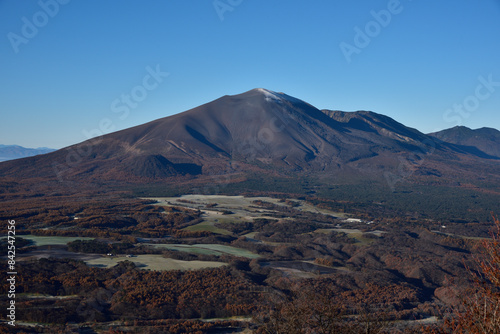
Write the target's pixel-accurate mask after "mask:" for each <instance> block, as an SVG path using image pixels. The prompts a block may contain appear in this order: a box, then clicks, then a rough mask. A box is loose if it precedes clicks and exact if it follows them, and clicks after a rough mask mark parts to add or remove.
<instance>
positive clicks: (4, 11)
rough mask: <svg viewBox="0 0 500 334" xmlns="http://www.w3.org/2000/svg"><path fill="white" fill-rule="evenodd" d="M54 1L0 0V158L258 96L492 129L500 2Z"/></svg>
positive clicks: (497, 112)
mask: <svg viewBox="0 0 500 334" xmlns="http://www.w3.org/2000/svg"><path fill="white" fill-rule="evenodd" d="M59 1H60V2H62V3H64V4H59V5H58V8H56V6H55V5H54V4H55V3H58V2H56V0H41V1H20V0H0V57H1V58H0V60H1V61H0V88H1V89H0V110H1V121H0V144H19V145H22V146H26V147H39V146H46V147H53V148H62V147H64V146H68V145H71V144H74V143H77V142H80V141H83V140H85V139H86V138H87V137H86V135H85V134H84V132H85V131H87V132H91V133H96V132H95V131H96V130H98V129H99V128H100V127H101V128H102V129H103V130H104V131H109V130H110V129H114V130H119V129H124V128H127V127H131V126H134V125H138V124H142V123H145V122H148V121H151V120H154V119H157V118H160V117H165V116H169V115H172V114H176V113H179V112H182V111H185V110H188V109H190V108H193V107H195V106H198V105H200V104H203V103H206V102H209V101H211V100H214V99H216V98H218V97H220V96H223V95H232V94H238V93H242V92H244V91H247V90H250V89H252V88H256V87H263V88H268V89H271V90H275V91H279V92H285V93H287V94H289V95H292V96H295V97H297V98H300V99H303V100H305V101H307V102H309V103H311V104H313V105H314V106H316V107H318V108H320V109H323V108H326V109H339V110H345V111H353V110H362V109H363V110H372V111H375V112H378V113H382V114H385V115H388V116H390V117H392V118H394V119H396V120H397V121H399V122H402V123H404V124H405V125H408V126H411V127H414V128H417V129H418V130H420V131H422V132H431V131H435V130H439V129H444V128H449V127H453V126H455V125H458V124H461V125H465V126H468V127H471V128H479V127H483V126H488V127H494V128H497V129H499V128H500V1H499V0H481V1H472V0H454V1H435V0H412V1H410V0H401V1H400V2H399V4H398V1H395V0H391V1H387V0H381V1H379V0H377V1H374V0H364V1H354V0H352V1H351V0H349V1H348V0H343V1H341V0H317V1H305V0H303V1H298V0H274V1H270V0H217V1H213V0H203V1H189V0H162V1H160V0H157V1H139V0H136V1H130V0H120V1H118V0H115V1H112V0H109V1H98V0H71V1H68V0H64V1H63V0H59ZM66 2H67V3H66ZM216 7H217V8H216ZM372 11H373V12H372ZM373 13H378V14H375V16H378V21H377V19H376V18H375V16H374V14H373ZM388 13H389V14H390V17H389V16H388V15H387V14H388ZM33 28H34V29H36V30H34V29H33ZM359 31H361V32H362V34H364V35H365V36H362V35H361V34H360V33H359ZM367 39H369V41H368V40H367ZM348 60H350V61H348ZM148 68H149V70H148ZM157 68H158V69H159V71H160V72H162V73H160V76H159V77H158V76H157V79H158V80H157V81H156V80H155V79H154V77H151V76H148V75H150V74H149V72H154V71H156V70H157ZM165 72H168V73H169V75H168V76H166V75H165V74H164V73H165ZM480 78H482V79H480ZM144 79H146V81H144ZM488 81H490V83H488ZM131 93H134V94H135V95H134V96H135V97H132V99H131V100H129V101H128V102H127V100H124V96H125V98H126V96H127V95H130V94H131ZM122 94H123V95H122ZM127 103H128V104H127ZM454 104H455V105H458V107H457V106H455V107H457V108H455V107H453V105H454ZM460 106H461V108H462V111H460V109H459V108H460ZM450 108H451V109H450ZM454 108H455V109H454ZM92 131H94V132H92Z"/></svg>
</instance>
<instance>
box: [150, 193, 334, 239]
mask: <svg viewBox="0 0 500 334" xmlns="http://www.w3.org/2000/svg"><path fill="white" fill-rule="evenodd" d="M147 199H149V200H155V201H157V203H156V205H159V206H182V207H185V208H190V209H195V210H201V212H202V218H203V222H201V223H199V224H196V225H193V226H189V227H186V228H185V229H186V230H187V231H208V232H213V233H218V234H225V235H232V233H231V232H230V231H227V230H225V229H222V228H218V227H216V226H215V224H216V223H222V222H232V223H238V222H244V221H247V222H249V221H250V222H251V221H253V220H255V219H257V218H270V215H269V214H270V213H273V211H272V210H267V209H264V208H262V207H259V206H258V205H256V204H255V203H254V201H257V200H259V201H263V202H268V203H273V204H275V205H280V206H287V204H286V203H283V202H282V200H280V199H278V198H271V197H243V196H224V195H183V196H180V197H153V198H147ZM294 202H296V203H299V205H298V206H296V207H295V208H294V209H296V210H301V211H304V212H313V213H321V214H324V215H329V216H334V217H340V216H341V214H338V213H335V212H332V211H328V210H325V209H318V208H316V207H315V206H313V205H310V204H308V203H306V202H305V201H301V200H294ZM223 213H224V214H223ZM271 218H272V217H271Z"/></svg>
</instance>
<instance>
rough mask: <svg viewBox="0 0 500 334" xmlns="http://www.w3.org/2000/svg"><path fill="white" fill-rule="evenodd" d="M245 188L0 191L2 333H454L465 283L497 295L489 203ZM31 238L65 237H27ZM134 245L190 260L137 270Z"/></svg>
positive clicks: (142, 252)
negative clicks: (466, 215)
mask: <svg viewBox="0 0 500 334" xmlns="http://www.w3.org/2000/svg"><path fill="white" fill-rule="evenodd" d="M229 195H230V193H229ZM248 195H249V196H250V195H253V196H261V197H259V198H258V199H255V200H248V201H249V204H248V205H245V206H241V207H238V206H230V205H227V203H226V204H225V203H224V198H223V197H220V196H219V201H220V202H218V203H216V202H213V201H211V197H210V196H208V195H207V196H199V197H200V200H198V201H197V200H187V199H181V198H178V201H174V202H173V203H170V204H162V203H161V202H159V201H158V200H154V199H152V198H138V197H134V196H130V195H127V194H123V193H120V192H117V193H106V194H100V195H95V193H94V194H90V193H89V194H86V193H81V194H74V195H71V194H69V195H68V194H66V195H63V194H60V195H57V196H52V197H51V196H31V197H30V203H29V204H28V203H27V202H26V196H29V195H28V194H24V195H22V196H19V197H18V198H16V197H12V196H5V195H4V196H5V198H8V200H7V201H5V202H4V205H2V207H1V208H0V218H1V220H2V221H3V222H6V221H7V220H9V219H10V220H12V219H15V220H16V223H17V226H16V231H17V233H18V234H17V236H16V237H17V241H16V242H17V243H16V246H17V263H16V266H17V268H16V269H17V271H18V272H19V275H18V280H17V282H16V289H17V291H16V305H17V310H18V314H17V318H18V319H22V320H19V322H20V323H21V322H22V324H20V325H19V326H16V328H15V329H14V332H18V333H80V332H88V333H98V332H99V333H130V332H139V333H217V332H220V331H222V330H224V331H225V332H227V333H230V332H242V331H243V332H247V333H312V332H314V333H365V330H366V329H367V328H369V329H370V333H420V332H425V331H427V332H428V333H455V332H457V333H459V332H458V331H457V328H466V326H469V325H470V326H472V325H471V324H472V320H471V319H472V318H473V317H474V316H477V313H478V312H479V311H478V310H477V309H475V310H474V309H473V307H472V306H474V305H472V304H471V301H470V300H468V299H467V296H469V295H474V296H476V295H477V294H478V293H483V295H481V296H487V297H488V298H489V299H488V301H490V302H491V303H494V302H498V299H495V298H496V296H498V290H496V289H497V288H496V287H495V286H494V284H493V283H494V280H492V279H489V278H488V276H487V274H488V272H490V273H491V272H493V271H494V270H493V269H491V268H489V267H485V266H484V265H483V266H482V264H484V263H486V262H481V261H480V260H481V259H484V258H485V257H487V256H488V254H489V255H490V256H494V255H495V254H496V256H497V257H498V248H496V250H495V251H496V253H495V252H493V251H492V249H495V248H492V247H493V246H491V245H492V244H494V245H496V247H498V243H497V244H495V242H497V241H496V240H497V239H491V235H492V233H494V232H495V231H496V230H495V226H496V227H497V228H498V222H496V223H497V225H495V220H494V219H493V216H491V214H490V217H489V218H488V219H485V220H480V219H478V220H477V221H469V220H466V219H464V220H456V221H452V220H447V221H442V220H440V219H438V218H433V219H431V218H424V217H421V216H418V215H417V216H412V215H411V214H408V215H406V214H404V215H401V216H398V212H399V211H393V212H392V214H388V215H386V213H387V210H388V209H387V208H385V209H383V210H379V211H377V210H373V211H371V210H369V208H370V207H371V206H366V207H365V209H360V208H362V206H361V204H359V203H358V204H359V206H357V207H354V208H353V207H350V204H349V203H350V202H349V201H338V200H334V199H326V198H322V197H318V196H311V195H309V196H304V195H300V194H295V195H291V194H285V193H277V192H269V193H262V192H256V193H250V194H248ZM264 195H265V196H267V197H262V196H264ZM193 198H196V197H193ZM221 198H222V199H221ZM227 198H229V199H231V197H230V196H229V197H227ZM228 203H229V202H228ZM333 213H335V214H333ZM346 217H356V219H353V220H350V221H349V220H347V219H346ZM493 235H495V234H493ZM42 237H50V238H53V239H54V240H59V239H58V238H69V237H71V238H76V239H71V240H72V241H69V242H67V243H65V244H57V245H56V244H54V245H50V244H46V245H43V246H40V245H37V243H36V241H37V240H41V239H37V238H42ZM79 238H82V239H79ZM44 240H45V239H44ZM50 240H52V239H50ZM61 240H64V239H61ZM0 244H1V245H2V247H5V246H6V244H5V242H4V241H2V242H1V243H0ZM488 251H489V253H488ZM492 252H493V253H492ZM109 254H113V256H109ZM492 254H493V255H492ZM145 256H146V257H148V256H149V257H151V258H152V259H153V258H154V259H160V258H161V259H171V260H175V261H181V262H180V263H195V262H196V263H199V264H201V266H200V268H199V269H183V270H177V269H175V270H174V269H168V268H166V267H165V268H161V267H159V268H156V269H145V267H144V266H143V264H141V263H140V260H139V257H140V258H141V259H143V258H144V257H145ZM92 259H94V260H95V259H103V260H106V261H115V262H112V264H98V265H97V264H92V263H93V262H92V261H91V260H92ZM183 261H184V262H183ZM6 263H7V262H6V261H2V270H5V271H7V268H6V267H5V266H6ZM103 263H104V262H103ZM105 263H108V262H105ZM204 263H210V264H212V263H219V264H220V265H221V266H218V267H206V266H205V267H204V266H203V264H204ZM498 263H500V261H498ZM496 269H498V266H497V267H496ZM478 281H481V282H482V285H477V282H478ZM3 284H4V285H6V284H7V283H6V282H4V283H3ZM487 286H492V287H491V288H489V290H488V289H486V290H484V291H481V289H479V287H487ZM472 290H474V294H471V291H472ZM1 299H2V303H4V302H6V301H7V297H6V296H5V295H3V296H2V297H1ZM311 301H313V302H311ZM467 312H469V313H467ZM474 312H475V313H474ZM467 321H468V322H467ZM466 322H467V323H468V325H466V324H465V323H466ZM25 324H29V326H27V325H25ZM2 331H3V332H5V333H6V332H12V328H10V327H7V325H5V324H2V325H1V326H0V333H2ZM472 332H473V331H472ZM463 333H469V332H467V331H466V330H465V329H464V331H463Z"/></svg>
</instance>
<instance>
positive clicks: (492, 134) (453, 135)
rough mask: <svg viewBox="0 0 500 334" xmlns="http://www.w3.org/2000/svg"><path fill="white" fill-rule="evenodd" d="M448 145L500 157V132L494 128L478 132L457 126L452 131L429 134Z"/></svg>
mask: <svg viewBox="0 0 500 334" xmlns="http://www.w3.org/2000/svg"><path fill="white" fill-rule="evenodd" d="M429 136H433V137H436V138H439V139H441V140H442V141H445V142H447V143H451V144H457V145H462V146H464V147H465V149H469V150H470V151H476V152H477V150H480V151H482V152H484V153H485V154H488V155H490V156H494V157H500V131H498V130H497V129H492V128H480V129H476V130H472V129H469V128H467V127H465V126H456V127H454V128H451V129H446V130H442V131H439V132H434V133H429Z"/></svg>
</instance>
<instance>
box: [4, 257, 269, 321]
mask: <svg viewBox="0 0 500 334" xmlns="http://www.w3.org/2000/svg"><path fill="white" fill-rule="evenodd" d="M19 271H22V273H23V275H19V276H18V279H19V281H17V282H16V289H17V290H16V293H17V294H24V295H19V297H18V298H17V300H16V306H17V310H18V313H17V314H16V317H17V318H18V319H22V320H23V321H28V322H43V323H68V322H77V323H78V322H88V321H97V322H103V321H112V320H128V321H133V320H155V319H192V318H214V317H220V318H222V317H231V316H238V315H249V314H252V312H254V311H255V310H256V307H257V303H258V301H259V300H260V296H259V293H258V292H255V291H256V290H258V289H255V286H256V285H255V283H253V282H252V281H251V280H249V279H247V278H245V277H244V276H242V275H240V274H238V273H237V272H236V271H235V269H231V267H221V268H215V269H203V270H196V271H186V272H181V271H164V272H158V271H145V270H138V269H137V268H135V265H134V264H133V263H131V262H129V261H123V262H120V263H119V264H118V265H117V266H115V267H113V268H110V269H100V268H92V267H88V266H86V265H85V264H84V263H81V262H77V261H70V260H55V259H40V260H38V261H35V262H30V263H22V264H20V268H19ZM5 284H6V283H4V285H5ZM30 294H41V295H49V296H58V298H31V297H30ZM1 298H2V299H3V300H6V296H2V297H1Z"/></svg>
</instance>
